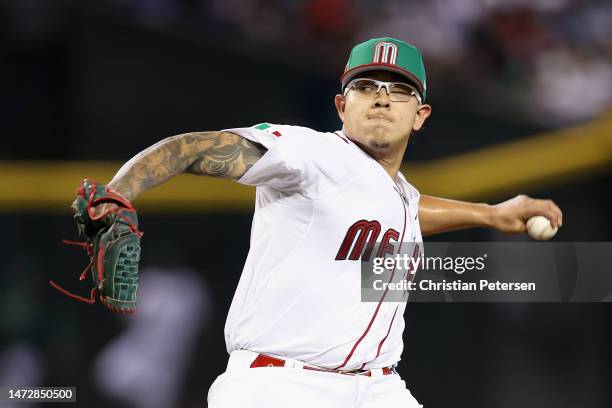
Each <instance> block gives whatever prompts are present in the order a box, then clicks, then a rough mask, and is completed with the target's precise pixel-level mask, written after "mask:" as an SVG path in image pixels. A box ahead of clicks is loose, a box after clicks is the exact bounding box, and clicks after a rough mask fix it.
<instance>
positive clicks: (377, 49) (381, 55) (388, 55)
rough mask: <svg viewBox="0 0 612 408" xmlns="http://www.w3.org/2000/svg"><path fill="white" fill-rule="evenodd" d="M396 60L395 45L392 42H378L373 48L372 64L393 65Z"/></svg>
mask: <svg viewBox="0 0 612 408" xmlns="http://www.w3.org/2000/svg"><path fill="white" fill-rule="evenodd" d="M396 60H397V45H395V44H394V43H392V42H387V41H383V42H379V43H377V44H376V45H375V46H374V56H373V57H372V62H374V63H379V64H391V65H395V61H396Z"/></svg>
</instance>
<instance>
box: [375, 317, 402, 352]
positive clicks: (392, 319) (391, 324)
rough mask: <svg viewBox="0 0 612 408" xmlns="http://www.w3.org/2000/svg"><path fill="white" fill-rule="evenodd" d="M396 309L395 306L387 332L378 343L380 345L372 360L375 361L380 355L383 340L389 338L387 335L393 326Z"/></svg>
mask: <svg viewBox="0 0 612 408" xmlns="http://www.w3.org/2000/svg"><path fill="white" fill-rule="evenodd" d="M398 307H399V306H395V312H393V317H392V318H391V323H389V330H387V334H386V335H385V337H383V339H382V340H381V341H380V344H379V345H378V351H377V352H376V357H374V358H373V360H376V358H377V357H378V356H379V355H380V349H381V348H382V345H383V343H384V342H385V340H387V337H389V333H391V326H393V321H394V320H395V314H396V313H397V308H398Z"/></svg>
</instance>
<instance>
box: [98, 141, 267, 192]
mask: <svg viewBox="0 0 612 408" xmlns="http://www.w3.org/2000/svg"><path fill="white" fill-rule="evenodd" d="M264 151H265V149H264V148H263V147H262V146H260V145H258V144H256V143H253V142H250V141H249V140H247V139H244V138H243V137H241V136H238V135H236V134H234V133H229V132H194V133H185V134H182V135H178V136H172V137H169V138H167V139H164V140H162V141H160V142H158V143H156V144H154V145H153V146H151V147H149V148H147V149H145V150H144V151H142V152H140V153H138V154H137V155H136V156H134V157H133V158H132V159H131V160H130V161H128V162H127V163H126V164H125V165H123V167H121V169H120V170H119V172H117V174H116V175H115V177H114V178H113V180H111V182H110V183H109V186H110V187H112V188H113V189H115V190H116V191H118V192H119V193H121V194H123V195H124V196H125V197H126V198H127V199H128V200H132V199H134V198H135V197H136V196H137V195H138V194H140V193H142V192H144V191H146V190H148V189H150V188H153V187H155V186H158V185H160V184H162V183H164V182H166V181H167V180H169V179H170V178H171V177H173V176H175V175H177V174H179V173H183V172H185V173H192V174H201V175H208V176H214V177H224V178H232V179H238V178H240V177H241V176H242V175H243V174H244V173H246V171H247V170H248V169H250V168H251V166H253V164H255V162H256V161H257V160H258V159H259V158H260V157H261V156H262V155H263V153H264Z"/></svg>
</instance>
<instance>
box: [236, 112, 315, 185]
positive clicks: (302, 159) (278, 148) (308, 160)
mask: <svg viewBox="0 0 612 408" xmlns="http://www.w3.org/2000/svg"><path fill="white" fill-rule="evenodd" d="M224 132H232V133H235V134H237V135H239V136H242V137H244V138H246V139H248V140H250V141H253V142H255V143H259V144H261V145H263V146H264V147H265V148H266V149H267V151H266V153H265V154H264V155H263V156H262V157H261V158H260V159H259V160H257V162H256V163H255V164H254V165H253V166H252V167H251V168H250V169H249V170H248V171H247V172H246V173H245V174H244V175H243V176H242V177H241V178H240V179H238V182H239V183H241V184H246V185H252V186H269V187H272V188H274V189H277V190H281V191H301V192H303V193H305V194H306V195H316V194H317V192H319V191H320V190H321V188H322V187H323V184H325V182H324V177H322V176H323V172H322V171H321V168H320V166H319V165H318V164H317V162H316V158H315V157H314V153H315V152H313V151H312V150H314V148H313V146H312V144H313V143H312V142H314V140H313V138H316V137H317V136H316V133H317V132H316V131H313V130H311V129H308V128H303V127H299V126H288V125H274V124H270V123H261V124H259V125H256V126H253V127H249V128H234V129H224Z"/></svg>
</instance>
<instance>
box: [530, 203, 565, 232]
mask: <svg viewBox="0 0 612 408" xmlns="http://www.w3.org/2000/svg"><path fill="white" fill-rule="evenodd" d="M531 200H532V202H531V203H529V204H528V205H529V208H530V211H528V213H529V218H531V217H533V216H536V215H542V216H544V217H546V218H548V219H549V220H550V223H551V225H552V226H553V228H558V227H560V226H561V225H562V224H563V213H562V212H561V209H560V208H559V207H558V206H557V204H555V203H554V201H552V200H540V199H531Z"/></svg>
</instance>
